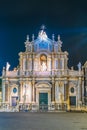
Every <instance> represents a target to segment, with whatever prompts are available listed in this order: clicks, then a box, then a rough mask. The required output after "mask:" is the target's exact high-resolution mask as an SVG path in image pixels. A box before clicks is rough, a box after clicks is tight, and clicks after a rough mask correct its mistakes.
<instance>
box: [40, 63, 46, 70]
mask: <svg viewBox="0 0 87 130" xmlns="http://www.w3.org/2000/svg"><path fill="white" fill-rule="evenodd" d="M46 70H47V66H46V63H45V62H42V65H41V71H46Z"/></svg>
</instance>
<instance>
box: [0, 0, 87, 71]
mask: <svg viewBox="0 0 87 130" xmlns="http://www.w3.org/2000/svg"><path fill="white" fill-rule="evenodd" d="M42 24H44V25H45V26H46V33H47V35H48V37H49V38H52V34H53V33H54V34H55V39H56V40H57V35H58V34H60V36H61V40H62V41H63V45H62V50H63V51H68V53H69V65H68V66H69V68H70V67H71V66H74V68H75V69H77V64H78V62H79V61H80V62H81V63H82V65H83V64H84V63H85V61H86V60H87V0H71V1H70V0H3V1H1V0H0V73H1V71H2V68H3V66H5V65H6V62H9V63H10V65H11V67H10V70H12V69H13V68H14V67H16V66H17V65H18V62H19V61H18V58H19V56H18V53H19V52H21V51H25V46H24V42H25V40H26V35H27V34H29V36H30V39H31V36H32V34H35V38H37V35H38V32H39V30H40V27H41V25H42Z"/></svg>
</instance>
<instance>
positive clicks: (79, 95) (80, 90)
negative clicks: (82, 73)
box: [78, 77, 82, 101]
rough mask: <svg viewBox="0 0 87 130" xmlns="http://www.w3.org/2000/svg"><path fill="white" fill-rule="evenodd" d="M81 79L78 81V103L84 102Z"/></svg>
mask: <svg viewBox="0 0 87 130" xmlns="http://www.w3.org/2000/svg"><path fill="white" fill-rule="evenodd" d="M81 82H82V81H81V77H79V81H78V101H82V83H81Z"/></svg>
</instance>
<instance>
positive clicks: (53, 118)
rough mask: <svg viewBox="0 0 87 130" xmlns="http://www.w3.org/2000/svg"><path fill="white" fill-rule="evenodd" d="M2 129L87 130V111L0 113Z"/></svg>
mask: <svg viewBox="0 0 87 130" xmlns="http://www.w3.org/2000/svg"><path fill="white" fill-rule="evenodd" d="M0 130H87V113H66V112H63V113H57V112H56V113H52V112H51V113H50V112H48V113H44V112H43V113H33V112H32V113H30V112H24V113H23V112H20V113H0Z"/></svg>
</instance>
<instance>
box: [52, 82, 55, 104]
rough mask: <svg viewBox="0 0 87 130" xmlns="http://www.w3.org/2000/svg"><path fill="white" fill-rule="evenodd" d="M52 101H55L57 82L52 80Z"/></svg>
mask: <svg viewBox="0 0 87 130" xmlns="http://www.w3.org/2000/svg"><path fill="white" fill-rule="evenodd" d="M52 102H55V83H54V81H52Z"/></svg>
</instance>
